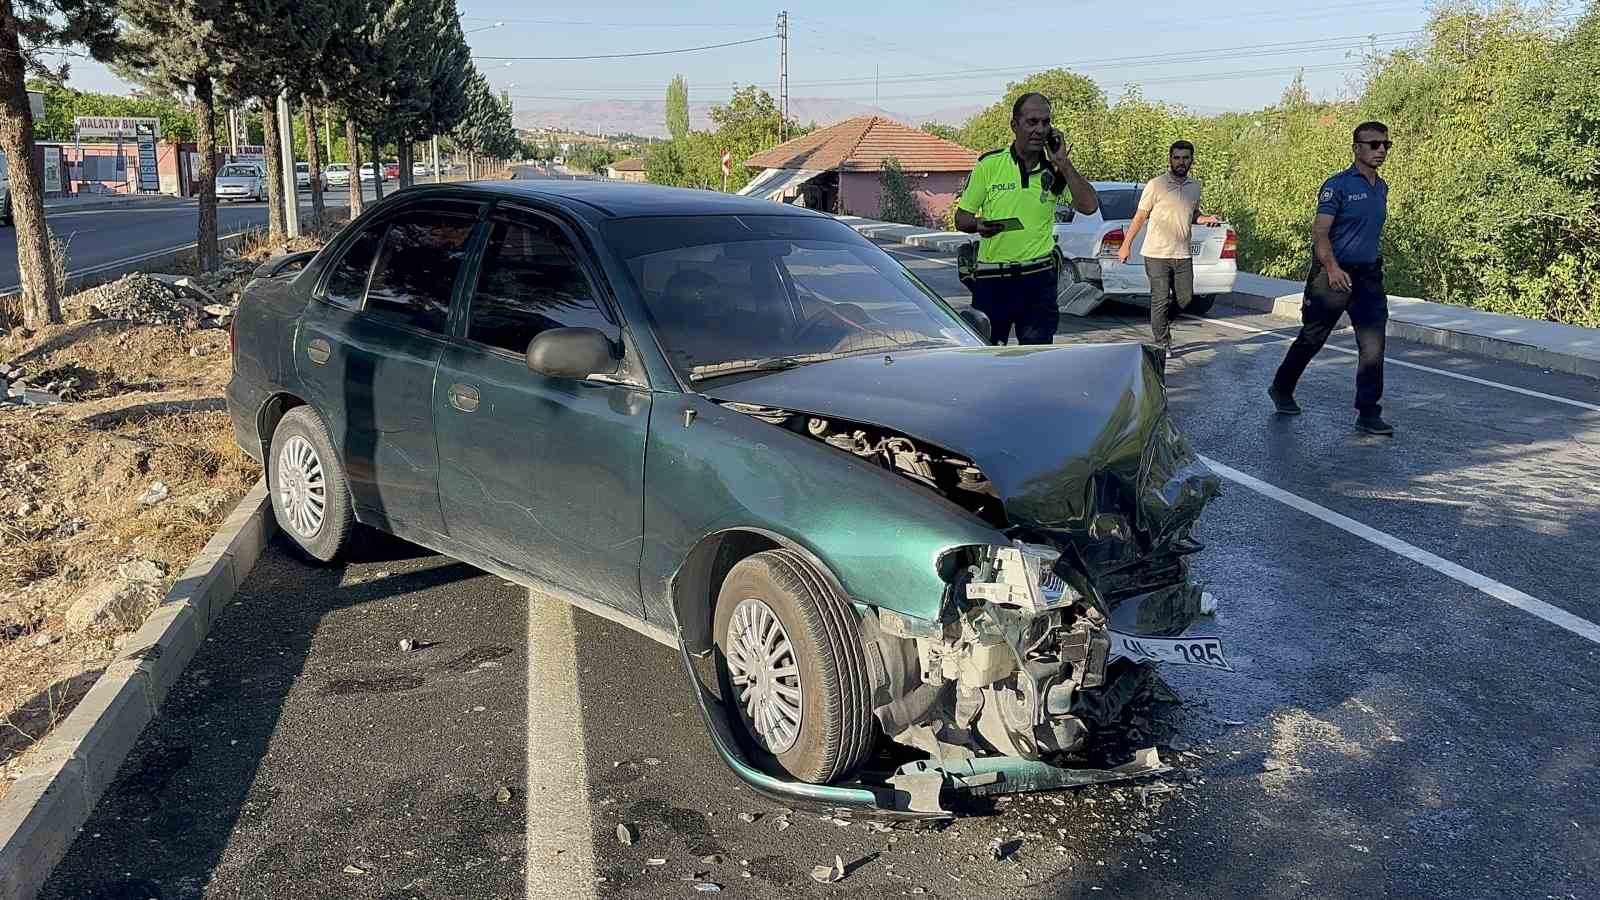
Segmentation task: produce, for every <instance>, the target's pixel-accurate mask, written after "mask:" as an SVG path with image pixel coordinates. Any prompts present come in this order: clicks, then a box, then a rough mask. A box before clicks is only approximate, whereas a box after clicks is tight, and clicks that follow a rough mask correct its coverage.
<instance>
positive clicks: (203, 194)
mask: <svg viewBox="0 0 1600 900" xmlns="http://www.w3.org/2000/svg"><path fill="white" fill-rule="evenodd" d="M194 138H195V151H196V154H195V155H197V156H199V157H200V172H199V173H198V174H199V178H200V219H199V223H200V224H199V225H198V227H197V228H196V232H195V241H196V243H195V257H196V258H197V259H198V261H199V263H200V271H201V272H215V271H216V270H217V266H218V264H220V263H221V262H222V253H221V250H220V248H218V246H217V126H216V92H215V90H214V89H213V87H212V85H211V76H210V75H201V76H200V77H199V78H197V79H195V83H194Z"/></svg>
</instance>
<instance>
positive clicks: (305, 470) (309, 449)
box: [267, 406, 356, 562]
mask: <svg viewBox="0 0 1600 900" xmlns="http://www.w3.org/2000/svg"><path fill="white" fill-rule="evenodd" d="M267 459H268V460H269V462H268V465H267V484H268V487H269V488H270V490H271V494H272V513H273V515H274V516H275V517H276V518H277V520H278V525H279V527H281V528H282V529H283V530H284V532H285V533H286V534H288V535H289V538H290V540H292V541H294V544H295V546H297V547H299V548H300V550H301V551H303V552H304V553H305V554H306V555H307V556H309V557H311V558H312V559H315V560H317V561H319V562H332V561H334V560H335V559H338V558H339V555H340V554H341V553H343V552H344V550H345V549H346V548H347V547H348V546H349V544H350V535H351V532H352V531H354V530H355V524H356V520H355V513H354V510H352V509H351V503H350V488H349V482H348V480H347V479H346V478H345V473H344V466H343V465H342V464H341V463H340V462H339V455H338V454H337V453H335V452H334V449H333V439H332V438H331V437H330V436H329V435H328V426H327V425H326V424H325V423H324V422H323V421H322V417H321V416H319V415H317V413H316V411H315V410H313V409H312V408H311V407H309V406H297V407H295V408H294V409H291V410H289V412H288V413H287V414H286V415H285V416H284V417H283V420H282V421H281V422H279V423H278V428H277V430H276V431H274V432H273V433H272V454H271V455H270V456H269V457H267Z"/></svg>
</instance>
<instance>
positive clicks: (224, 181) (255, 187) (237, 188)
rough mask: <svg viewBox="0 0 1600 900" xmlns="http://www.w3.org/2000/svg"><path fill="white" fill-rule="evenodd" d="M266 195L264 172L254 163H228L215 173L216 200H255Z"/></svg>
mask: <svg viewBox="0 0 1600 900" xmlns="http://www.w3.org/2000/svg"><path fill="white" fill-rule="evenodd" d="M265 195H266V172H264V171H262V169H261V167H260V166H258V165H256V164H255V163H237V162H235V163H228V164H227V165H225V166H223V167H222V171H220V172H218V173H217V199H218V200H257V201H259V200H260V199H261V198H262V197H263V196H265Z"/></svg>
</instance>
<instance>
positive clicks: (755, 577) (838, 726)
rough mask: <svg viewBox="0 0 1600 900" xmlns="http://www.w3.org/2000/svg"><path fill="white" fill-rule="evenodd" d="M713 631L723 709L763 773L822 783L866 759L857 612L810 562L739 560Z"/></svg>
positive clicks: (865, 698) (869, 727) (865, 694)
mask: <svg viewBox="0 0 1600 900" xmlns="http://www.w3.org/2000/svg"><path fill="white" fill-rule="evenodd" d="M714 633H715V635H716V642H717V673H718V678H719V682H720V685H721V689H722V696H723V701H724V703H726V704H727V705H728V706H730V707H732V708H734V709H736V710H737V711H738V715H737V717H736V720H737V722H738V725H737V726H736V730H737V731H738V732H739V736H740V738H741V743H743V744H744V745H745V748H746V749H747V750H748V751H749V752H750V753H751V755H752V756H754V757H755V759H756V760H757V762H758V763H759V764H761V765H762V767H763V768H766V769H768V770H769V771H772V772H773V773H775V774H784V773H787V774H788V775H789V776H791V777H793V778H796V779H798V780H800V781H804V782H808V783H811V784H829V783H832V782H834V781H838V780H839V779H841V778H844V777H846V776H848V775H849V774H850V773H852V772H854V771H855V769H856V768H857V767H859V766H860V765H861V763H863V762H864V761H865V760H866V758H867V756H868V755H869V754H870V753H871V752H872V745H873V739H874V735H875V732H874V727H873V718H872V708H871V685H870V683H869V682H868V679H867V660H866V651H865V650H864V649H863V647H862V643H861V635H860V631H859V630H858V628H857V620H856V613H855V611H854V610H853V609H851V607H850V604H848V603H847V602H845V600H844V599H843V598H842V597H840V596H839V595H838V594H837V593H836V592H835V591H834V590H833V589H832V588H831V587H830V586H829V585H828V583H827V582H826V581H824V580H823V579H822V578H821V577H820V576H819V575H818V574H817V573H816V571H815V570H814V569H813V568H812V567H811V566H810V564H808V563H807V562H806V561H805V560H804V559H802V558H801V557H800V556H799V555H798V554H796V553H794V552H793V551H790V550H769V551H766V552H763V553H757V554H756V555H754V556H751V557H749V558H748V559H744V560H742V561H740V562H739V563H738V564H737V565H735V566H734V567H733V569H732V570H731V571H730V572H729V573H728V577H727V579H726V580H725V581H724V582H723V584H722V591H721V593H720V594H719V595H718V597H717V610H716V619H715V625H714Z"/></svg>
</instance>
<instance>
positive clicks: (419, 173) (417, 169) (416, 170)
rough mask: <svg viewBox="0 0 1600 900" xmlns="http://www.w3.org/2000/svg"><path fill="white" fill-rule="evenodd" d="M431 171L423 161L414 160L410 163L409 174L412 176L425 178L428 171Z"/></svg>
mask: <svg viewBox="0 0 1600 900" xmlns="http://www.w3.org/2000/svg"><path fill="white" fill-rule="evenodd" d="M431 171H433V170H432V169H430V168H428V164H427V163H425V162H414V163H412V164H411V175H412V177H414V178H426V177H427V176H428V173H429V172H431Z"/></svg>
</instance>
